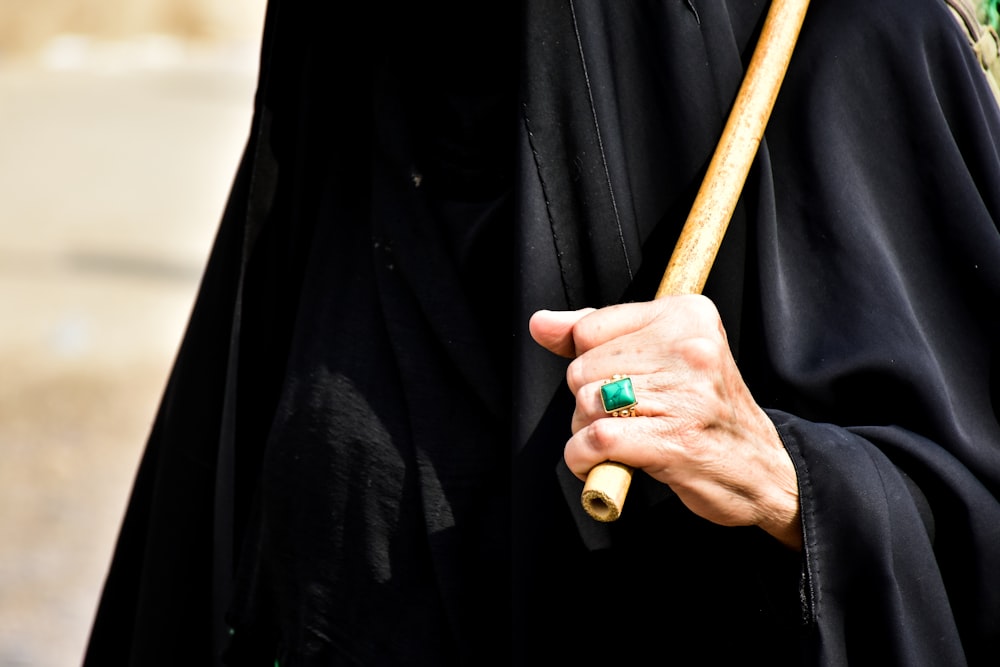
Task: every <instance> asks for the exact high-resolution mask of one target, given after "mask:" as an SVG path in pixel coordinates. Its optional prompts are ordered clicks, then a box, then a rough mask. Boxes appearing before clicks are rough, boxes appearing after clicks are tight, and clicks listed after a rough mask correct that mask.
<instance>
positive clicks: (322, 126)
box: [85, 0, 1000, 667]
mask: <svg viewBox="0 0 1000 667" xmlns="http://www.w3.org/2000/svg"><path fill="white" fill-rule="evenodd" d="M432 4H434V3H432ZM767 7H768V5H767V4H766V3H764V2H760V1H756V0H659V1H656V2H653V1H638V0H636V1H633V0H629V1H625V0H614V1H611V0H608V1H606V2H598V1H596V0H530V1H528V2H523V3H514V2H496V3H454V4H453V3H436V4H435V6H432V7H425V6H419V5H418V4H416V3H409V4H407V3H399V4H393V3H336V4H335V3H320V2H309V1H307V0H271V2H270V5H269V7H268V11H267V18H266V25H265V32H264V40H263V49H262V57H261V67H260V81H259V87H258V92H257V97H256V103H255V115H254V119H253V125H252V131H251V135H250V137H249V141H248V145H247V149H246V153H245V156H244V159H243V161H242V163H241V166H240V169H239V171H238V173H237V175H236V179H235V182H234V184H233V188H232V193H231V198H230V200H229V202H228V205H227V207H226V209H225V212H224V215H223V219H222V222H221V226H220V229H219V232H218V236H217V239H216V242H215V245H214V249H213V252H212V255H211V257H210V260H209V262H208V265H207V267H206V271H205V275H204V279H203V282H202V285H201V289H200V292H199V295H198V298H197V302H196V304H195V308H194V311H193V313H192V316H191V319H190V323H189V327H188V330H187V333H186V335H185V337H184V340H183V343H182V345H181V348H180V351H179V354H178V357H177V360H176V364H175V366H174V369H173V372H172V374H171V378H170V381H169V384H168V386H167V389H166V392H165V394H164V397H163V402H162V405H161V407H160V410H159V413H158V415H157V419H156V422H155V424H154V427H153V430H152V433H151V435H150V438H149V442H148V445H147V449H146V452H145V455H144V457H143V459H142V462H141V465H140V468H139V470H138V474H137V477H136V480H135V485H134V489H133V493H132V497H131V501H130V503H129V507H128V510H127V512H126V516H125V519H124V522H123V525H122V528H121V534H120V537H119V541H118V545H117V549H116V552H115V555H114V558H113V562H112V564H111V567H110V570H109V574H108V578H107V581H106V584H105V589H104V592H103V596H102V598H101V601H100V606H99V609H98V613H97V615H96V619H95V622H94V626H93V630H92V635H91V638H90V643H89V646H88V651H87V655H86V658H85V664H86V667H108V666H115V665H135V666H142V667H150V666H155V665H177V664H196V665H209V664H218V663H219V662H220V661H222V660H225V661H226V662H227V663H229V664H233V665H266V666H267V667H271V666H272V665H274V664H275V662H276V661H277V662H278V664H280V665H281V667H293V666H299V665H341V664H351V665H395V664H414V665H453V664H454V665H457V664H463V665H471V664H475V665H481V664H516V665H524V664H544V663H545V662H556V661H557V662H558V663H559V664H572V663H573V662H577V661H583V660H588V661H598V660H601V661H603V660H608V661H612V660H613V663H609V664H633V663H637V662H638V661H639V660H642V661H646V660H653V661H655V662H661V661H662V662H663V663H664V664H671V665H692V664H697V665H731V664H768V665H782V664H789V665H846V664H848V663H850V664H851V665H864V664H873V665H880V666H884V665H906V666H908V667H913V666H916V665H934V666H940V665H949V666H958V665H965V664H969V665H986V664H991V665H992V664H996V663H997V662H998V660H1000V567H998V564H1000V500H998V497H1000V424H998V419H997V399H998V397H1000V390H998V387H997V382H998V379H1000V375H998V373H1000V308H998V304H1000V236H998V230H997V221H998V220H1000V148H998V142H1000V112H998V109H997V107H996V106H995V103H994V100H993V99H992V97H991V94H990V90H989V88H988V86H987V84H986V82H985V80H984V79H983V74H982V72H981V71H980V70H979V69H978V65H977V62H976V60H975V58H974V56H973V55H972V54H971V53H970V52H969V50H968V45H967V43H966V41H965V37H964V36H963V34H962V33H961V32H960V30H959V29H958V27H957V25H956V24H955V23H954V21H953V19H952V18H951V17H950V16H949V15H948V13H947V12H948V10H947V8H946V7H945V5H944V3H942V2H940V0H909V1H908V2H902V1H901V0H880V1H879V2H867V1H864V0H813V1H812V6H811V7H810V9H809V13H808V15H807V18H806V22H805V25H804V26H803V30H802V34H801V37H800V40H799V44H798V46H797V47H796V52H795V54H794V56H793V59H792V63H791V67H790V70H789V72H788V75H787V77H786V79H785V83H784V86H783V89H782V91H781V93H780V95H779V97H778V101H777V105H776V107H775V110H774V112H773V115H772V118H771V121H770V124H769V126H768V130H767V133H766V135H765V138H764V141H763V143H762V146H761V149H760V152H759V154H758V156H757V159H756V161H755V164H754V167H753V169H752V171H751V174H750V178H749V180H748V182H747V186H746V188H745V190H744V195H743V198H742V200H741V203H740V206H739V208H738V210H737V212H736V214H735V216H734V218H733V221H732V224H731V227H730V230H729V233H728V235H727V238H726V241H725V243H724V246H723V249H722V251H721V253H720V255H719V259H718V260H717V263H716V267H715V269H714V270H713V274H712V276H711V277H710V279H709V284H708V285H707V287H706V294H708V295H709V296H710V297H711V298H712V299H713V300H714V301H715V302H716V304H717V305H718V306H719V309H720V312H721V313H722V315H723V320H724V322H725V324H726V327H727V331H728V333H729V336H730V340H731V343H732V345H733V348H734V354H736V356H737V359H738V362H739V364H740V368H741V371H742V372H743V374H744V376H745V379H746V380H747V383H748V385H749V386H750V388H751V389H752V391H753V392H754V396H755V397H756V399H757V401H758V402H759V403H760V404H761V405H762V406H763V407H764V408H765V409H766V410H767V411H768V414H769V415H770V416H771V418H772V419H773V420H774V422H775V424H776V425H777V428H778V431H779V434H780V435H781V438H782V440H783V442H784V444H785V446H786V447H787V449H788V451H789V453H790V454H791V456H792V459H793V461H794V463H795V466H796V470H797V474H798V481H799V488H800V493H801V508H802V528H803V533H804V544H805V546H804V550H803V552H802V553H793V552H791V551H788V550H786V549H784V548H783V547H781V546H779V545H778V544H777V543H776V542H775V541H774V540H773V539H772V538H770V537H769V536H767V535H765V534H764V533H763V532H762V531H760V530H758V529H756V528H723V527H720V526H716V525H714V524H711V523H708V522H706V521H704V520H702V519H700V518H698V517H696V516H694V515H693V514H691V513H690V512H689V511H688V510H687V509H686V508H685V507H684V506H683V505H682V504H681V503H680V502H679V501H677V499H676V498H675V497H673V496H672V495H671V494H670V492H669V490H668V489H666V488H665V487H661V486H660V485H658V484H656V483H655V482H653V481H652V480H650V479H649V478H647V477H645V476H643V475H641V474H639V475H637V476H636V479H635V481H634V483H633V490H632V492H631V494H630V497H629V499H628V502H627V503H626V505H625V508H624V512H623V516H622V518H621V519H620V520H619V521H617V522H615V523H613V524H598V523H596V522H593V521H591V520H590V519H589V518H587V517H586V515H585V514H583V512H582V510H581V509H580V507H579V502H578V494H579V491H580V483H579V482H578V481H577V480H575V478H572V477H571V476H569V475H568V474H567V472H566V470H565V466H564V465H563V464H562V461H561V455H562V448H563V445H564V443H565V441H566V439H567V438H568V436H569V424H570V414H571V412H572V409H573V398H572V396H571V395H570V394H569V392H568V390H567V389H566V387H565V382H564V372H565V365H566V361H565V360H564V359H559V358H556V357H555V356H554V355H551V354H549V353H547V352H546V351H545V350H543V349H541V348H540V347H538V346H537V345H535V344H534V343H533V342H532V341H531V339H530V337H529V336H528V335H527V318H528V317H529V316H530V314H531V313H532V312H534V311H535V310H537V309H539V308H549V309H566V308H579V307H584V306H601V305H606V304H610V303H615V302H621V301H627V300H641V299H648V298H651V296H652V294H653V293H654V291H655V288H656V285H657V283H658V281H659V277H660V275H661V272H662V270H663V267H664V266H665V265H666V261H667V258H668V256H669V253H670V250H671V248H672V245H673V242H674V240H675V239H676V237H677V234H678V232H679V230H680V227H681V225H682V224H683V221H684V219H685V217H686V214H687V210H688V208H689V207H690V205H691V202H692V200H693V198H694V194H695V191H696V189H697V187H698V184H699V183H700V179H701V177H702V175H703V174H704V170H705V167H706V165H707V162H708V160H709V157H710V156H711V152H712V150H713V148H714V145H715V142H716V141H717V139H718V137H719V135H720V133H721V129H722V125H723V123H724V121H725V118H726V114H727V113H728V109H729V106H730V105H731V103H732V100H733V99H734V97H735V93H736V90H737V87H738V85H739V83H740V80H741V78H742V76H743V72H744V68H745V66H746V64H747V62H748V61H749V58H750V55H751V53H752V50H753V46H754V44H755V42H756V37H757V33H758V31H759V29H760V26H761V23H762V21H763V18H764V15H765V12H766V10H767ZM623 370H624V371H626V372H627V369H623Z"/></svg>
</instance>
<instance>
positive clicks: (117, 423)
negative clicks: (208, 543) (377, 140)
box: [0, 0, 265, 667]
mask: <svg viewBox="0 0 1000 667" xmlns="http://www.w3.org/2000/svg"><path fill="white" fill-rule="evenodd" d="M264 9H265V0H0V667H67V666H70V667H72V666H73V665H79V664H80V661H81V659H82V655H83V649H84V646H85V644H86V640H87V635H88V633H89V629H90V628H89V625H90V622H91V619H92V616H93V613H94V610H95V608H96V604H97V599H98V596H99V594H100V589H101V586H102V584H103V578H104V575H105V572H106V569H107V566H108V563H109V560H110V558H111V553H112V549H113V547H114V542H115V538H116V536H117V532H118V527H119V523H120V521H121V518H122V515H123V512H124V510H125V506H126V503H127V500H128V495H129V491H130V488H131V483H132V477H133V475H134V473H135V470H136V466H137V464H138V461H139V457H140V455H141V453H142V450H143V447H144V444H145V439H146V436H147V435H148V432H149V428H150V425H151V423H152V419H153V416H154V413H155V411H156V408H157V406H158V402H159V398H160V394H161V392H162V390H163V387H164V385H165V382H166V378H167V374H168V372H169V370H170V366H171V364H172V362H173V357H174V354H175V353H176V350H177V347H178V345H179V343H180V338H181V335H182V333H183V330H184V327H185V325H186V322H187V317H188V315H189V312H190V309H191V306H192V305H193V302H194V297H195V292H196V290H197V288H198V281H199V279H200V276H201V271H202V268H203V265H204V262H205V261H206V259H207V255H208V252H209V249H210V245H211V243H212V239H213V237H214V234H215V229H216V226H217V224H218V221H219V218H220V216H221V213H222V208H223V206H224V204H225V200H226V196H227V194H228V190H229V187H230V184H231V182H232V178H233V176H234V175H235V171H236V166H237V163H238V160H239V157H240V154H241V152H242V149H243V145H244V143H245V141H246V138H247V135H248V132H249V125H250V119H251V115H252V104H253V92H254V86H255V83H256V75H257V58H258V49H259V45H260V36H261V29H262V26H263V16H264Z"/></svg>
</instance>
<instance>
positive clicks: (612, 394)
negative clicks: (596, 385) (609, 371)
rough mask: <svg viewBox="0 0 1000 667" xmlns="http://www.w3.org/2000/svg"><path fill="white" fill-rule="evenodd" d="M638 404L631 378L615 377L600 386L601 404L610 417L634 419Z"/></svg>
mask: <svg viewBox="0 0 1000 667" xmlns="http://www.w3.org/2000/svg"><path fill="white" fill-rule="evenodd" d="M638 403H639V402H638V401H636V400H635V390H634V389H633V388H632V378H630V377H629V376H627V375H615V376H613V377H611V378H609V379H607V380H605V381H604V384H603V385H601V404H602V405H603V406H604V411H605V412H606V413H608V414H609V415H611V416H612V417H635V416H636V414H637V413H636V409H635V406H636V405H638Z"/></svg>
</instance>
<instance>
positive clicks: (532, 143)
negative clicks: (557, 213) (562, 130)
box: [521, 102, 574, 307]
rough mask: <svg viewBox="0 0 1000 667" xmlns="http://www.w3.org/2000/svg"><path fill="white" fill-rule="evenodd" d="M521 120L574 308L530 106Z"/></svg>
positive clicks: (523, 106) (524, 107)
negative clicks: (537, 147) (532, 124)
mask: <svg viewBox="0 0 1000 667" xmlns="http://www.w3.org/2000/svg"><path fill="white" fill-rule="evenodd" d="M521 118H522V119H523V120H524V131H525V133H527V135H528V146H529V147H530V148H531V159H532V161H533V162H534V163H535V173H536V174H537V175H538V183H539V185H540V186H541V188H542V199H543V200H544V201H545V217H546V219H548V221H549V233H551V234H552V243H553V245H555V247H556V263H557V264H558V266H559V278H560V280H561V282H562V288H563V295H564V296H565V297H566V303H567V304H569V305H570V306H571V307H573V306H574V304H573V302H572V301H571V300H570V297H569V285H568V280H567V277H566V269H565V268H564V267H563V261H562V260H563V253H562V251H561V250H560V246H559V234H558V233H557V232H556V224H555V218H554V217H553V215H552V206H551V203H550V202H549V193H548V187H547V186H546V184H545V178H544V177H543V176H542V168H541V164H540V162H539V156H538V150H537V149H536V148H535V135H534V134H532V132H531V121H530V120H529V119H528V105H527V104H525V103H523V102H522V103H521Z"/></svg>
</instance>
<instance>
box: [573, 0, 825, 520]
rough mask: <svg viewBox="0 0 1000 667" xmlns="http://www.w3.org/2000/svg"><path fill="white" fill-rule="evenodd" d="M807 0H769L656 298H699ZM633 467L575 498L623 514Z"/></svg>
mask: <svg viewBox="0 0 1000 667" xmlns="http://www.w3.org/2000/svg"><path fill="white" fill-rule="evenodd" d="M808 6H809V0H773V1H772V2H771V7H770V9H769V10H768V13H767V17H766V18H765V20H764V26H763V28H762V30H761V34H760V38H759V39H758V42H757V47H756V48H755V49H754V53H753V57H752V58H751V60H750V65H749V67H748V68H747V73H746V77H745V78H744V79H743V83H742V85H741V86H740V89H739V92H738V93H737V96H736V101H735V102H734V104H733V108H732V111H730V114H729V119H728V120H727V121H726V126H725V128H723V132H722V138H721V139H720V140H719V145H718V146H717V147H716V149H715V154H714V155H713V156H712V161H711V162H710V163H709V165H708V171H707V172H706V174H705V180H704V181H703V182H702V184H701V188H700V189H699V190H698V194H697V196H696V197H695V200H694V204H693V205H692V207H691V211H690V213H689V214H688V218H687V221H686V222H685V223H684V227H683V229H682V230H681V235H680V238H679V239H678V241H677V245H676V246H675V247H674V251H673V254H672V255H671V257H670V262H669V263H668V264H667V269H666V271H665V272H664V274H663V280H662V281H661V282H660V286H659V289H657V291H656V298H657V299H659V298H662V297H664V296H668V295H672V294H700V293H701V291H702V289H703V288H704V287H705V281H706V280H707V279H708V273H709V271H710V270H711V268H712V264H713V263H714V262H715V256H716V254H718V251H719V246H720V245H721V244H722V238H723V237H724V236H725V234H726V229H727V228H728V227H729V220H730V219H731V218H732V215H733V210H734V209H735V208H736V203H737V201H739V198H740V193H741V192H742V190H743V184H744V183H745V181H746V177H747V174H748V173H749V172H750V165H751V164H752V163H753V158H754V156H755V155H756V154H757V148H758V147H759V146H760V141H761V138H762V137H763V135H764V128H765V127H766V126H767V119H768V117H770V115H771V109H772V108H773V107H774V101H775V99H777V96H778V88H779V87H780V86H781V81H782V79H783V78H784V76H785V71H786V70H787V69H788V62H789V60H790V59H791V56H792V50H793V49H794V47H795V42H796V41H797V40H798V36H799V31H800V29H801V28H802V21H803V20H804V19H805V14H806V9H807V8H808ZM631 482H632V469H631V468H630V467H628V466H626V465H622V464H621V463H616V462H614V461H608V462H605V463H601V464H598V465H597V466H595V467H594V469H593V470H591V471H590V473H589V474H588V475H587V482H586V484H585V485H584V488H583V494H582V495H581V501H582V503H583V508H584V509H585V510H586V511H587V513H588V514H589V515H590V516H591V517H593V518H594V519H597V520H598V521H605V522H607V521H615V520H617V519H618V517H619V516H621V511H622V505H623V504H624V503H625V495H626V494H627V493H628V487H629V485H630V484H631Z"/></svg>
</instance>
